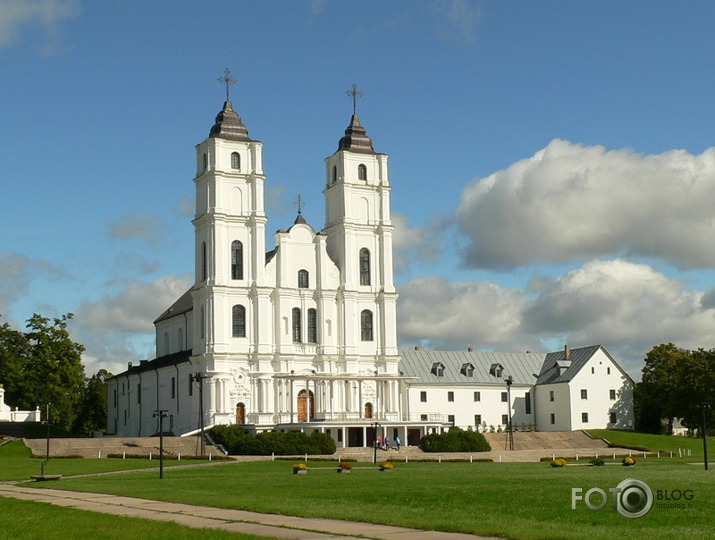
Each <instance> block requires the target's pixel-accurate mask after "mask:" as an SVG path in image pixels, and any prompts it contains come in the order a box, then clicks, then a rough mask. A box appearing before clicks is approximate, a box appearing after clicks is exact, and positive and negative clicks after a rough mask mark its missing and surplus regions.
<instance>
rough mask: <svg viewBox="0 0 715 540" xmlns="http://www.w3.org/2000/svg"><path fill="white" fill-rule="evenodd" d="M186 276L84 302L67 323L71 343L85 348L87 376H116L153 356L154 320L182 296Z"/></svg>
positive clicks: (130, 286) (130, 284) (129, 287)
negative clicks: (105, 372) (104, 371)
mask: <svg viewBox="0 0 715 540" xmlns="http://www.w3.org/2000/svg"><path fill="white" fill-rule="evenodd" d="M190 284H191V280H190V278H189V277H188V276H164V277H161V278H159V279H156V280H155V281H153V282H151V283H142V282H137V281H130V282H127V283H126V284H125V285H124V287H123V288H122V290H120V291H119V292H118V293H117V294H114V295H112V296H107V297H105V298H102V299H100V300H97V301H92V302H84V303H82V304H81V305H80V306H79V307H78V308H77V309H76V310H75V317H74V320H73V321H72V323H71V330H72V336H73V339H75V340H76V341H77V342H79V343H82V344H83V345H84V346H85V347H86V348H87V350H86V353H85V354H84V355H83V360H84V363H85V365H86V366H87V373H88V374H91V373H93V372H95V371H96V370H98V369H99V368H102V367H104V368H106V369H108V370H109V371H112V372H114V373H116V372H117V371H116V370H117V369H125V368H126V363H127V362H136V361H137V360H140V359H144V358H148V357H152V356H153V341H154V326H153V322H154V320H155V319H156V318H157V317H158V316H159V315H161V313H162V312H163V311H164V310H166V308H168V307H169V306H170V305H171V304H173V303H174V302H175V301H176V300H177V299H178V298H179V297H180V296H181V295H182V294H184V293H185V292H186V290H187V289H188V288H189V286H190Z"/></svg>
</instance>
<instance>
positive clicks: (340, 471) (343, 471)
mask: <svg viewBox="0 0 715 540" xmlns="http://www.w3.org/2000/svg"><path fill="white" fill-rule="evenodd" d="M338 472H339V473H349V472H350V469H342V468H340V469H338Z"/></svg>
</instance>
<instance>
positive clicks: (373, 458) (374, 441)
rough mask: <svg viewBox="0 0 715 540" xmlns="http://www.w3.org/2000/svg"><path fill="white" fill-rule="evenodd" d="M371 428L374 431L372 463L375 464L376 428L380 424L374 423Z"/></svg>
mask: <svg viewBox="0 0 715 540" xmlns="http://www.w3.org/2000/svg"><path fill="white" fill-rule="evenodd" d="M373 427H374V429H375V434H374V436H373V441H372V446H373V453H372V462H373V463H377V428H379V427H380V424H379V423H378V422H375V423H374V424H373Z"/></svg>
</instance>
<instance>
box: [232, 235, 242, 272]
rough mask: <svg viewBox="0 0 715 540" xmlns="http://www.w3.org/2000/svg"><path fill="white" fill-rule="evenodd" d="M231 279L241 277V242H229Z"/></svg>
mask: <svg viewBox="0 0 715 540" xmlns="http://www.w3.org/2000/svg"><path fill="white" fill-rule="evenodd" d="M231 279H233V280H241V279H243V242H241V241H240V240H234V241H233V242H231Z"/></svg>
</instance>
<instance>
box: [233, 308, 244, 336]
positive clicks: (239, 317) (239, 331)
mask: <svg viewBox="0 0 715 540" xmlns="http://www.w3.org/2000/svg"><path fill="white" fill-rule="evenodd" d="M231 337H234V338H245V337H246V307H245V306H243V305H241V304H236V305H234V306H233V307H232V308H231Z"/></svg>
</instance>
